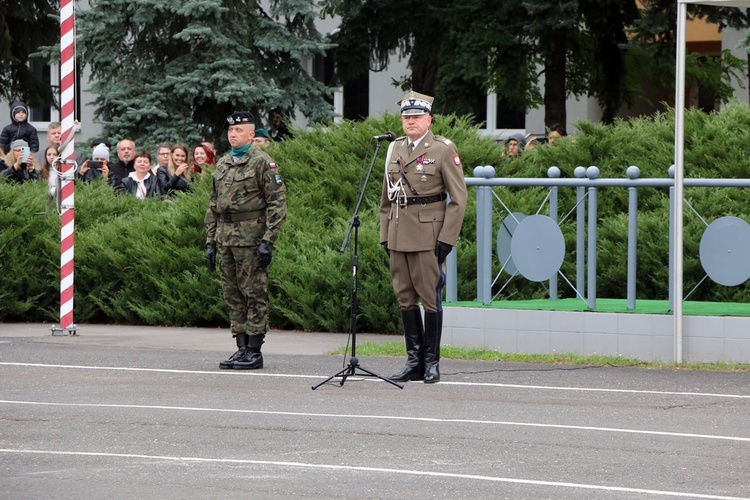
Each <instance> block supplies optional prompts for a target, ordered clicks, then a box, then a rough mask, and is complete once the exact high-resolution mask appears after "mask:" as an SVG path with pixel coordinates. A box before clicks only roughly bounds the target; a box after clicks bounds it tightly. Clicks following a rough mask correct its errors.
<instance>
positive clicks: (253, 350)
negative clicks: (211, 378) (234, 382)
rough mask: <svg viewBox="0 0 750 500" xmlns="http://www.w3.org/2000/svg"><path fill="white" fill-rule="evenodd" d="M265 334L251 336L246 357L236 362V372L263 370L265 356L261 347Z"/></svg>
mask: <svg viewBox="0 0 750 500" xmlns="http://www.w3.org/2000/svg"><path fill="white" fill-rule="evenodd" d="M265 337H266V334H265V333H261V334H260V335H249V340H248V342H247V351H245V355H244V356H243V357H242V358H240V359H238V360H237V361H235V362H234V369H235V370H258V369H260V368H263V355H262V354H261V353H260V346H262V345H263V339H264V338H265Z"/></svg>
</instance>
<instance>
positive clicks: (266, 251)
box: [255, 240, 273, 267]
mask: <svg viewBox="0 0 750 500" xmlns="http://www.w3.org/2000/svg"><path fill="white" fill-rule="evenodd" d="M255 256H256V257H258V265H259V266H260V267H268V266H269V265H270V264H271V258H272V257H273V243H271V242H270V241H265V240H263V241H261V242H260V246H259V247H258V251H257V252H255Z"/></svg>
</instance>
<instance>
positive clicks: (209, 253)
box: [206, 243, 216, 272]
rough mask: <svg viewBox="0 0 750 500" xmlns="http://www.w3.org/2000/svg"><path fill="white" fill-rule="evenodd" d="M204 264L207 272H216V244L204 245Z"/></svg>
mask: <svg viewBox="0 0 750 500" xmlns="http://www.w3.org/2000/svg"><path fill="white" fill-rule="evenodd" d="M206 264H207V265H208V270H209V271H211V272H214V271H216V243H206Z"/></svg>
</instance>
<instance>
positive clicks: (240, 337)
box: [219, 332, 249, 370]
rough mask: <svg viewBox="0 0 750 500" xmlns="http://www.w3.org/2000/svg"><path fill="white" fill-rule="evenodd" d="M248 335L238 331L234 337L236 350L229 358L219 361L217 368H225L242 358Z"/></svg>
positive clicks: (230, 366)
mask: <svg viewBox="0 0 750 500" xmlns="http://www.w3.org/2000/svg"><path fill="white" fill-rule="evenodd" d="M248 337H249V335H248V334H247V333H245V332H242V333H238V334H237V335H236V336H235V337H234V338H235V340H237V352H235V353H234V354H232V355H231V356H229V359H227V360H226V361H222V362H220V363H219V368H221V369H223V370H226V369H228V368H232V367H233V366H234V362H235V361H237V360H238V359H240V358H242V356H244V355H245V351H246V350H247V341H248Z"/></svg>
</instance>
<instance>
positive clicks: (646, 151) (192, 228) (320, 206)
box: [0, 104, 750, 332]
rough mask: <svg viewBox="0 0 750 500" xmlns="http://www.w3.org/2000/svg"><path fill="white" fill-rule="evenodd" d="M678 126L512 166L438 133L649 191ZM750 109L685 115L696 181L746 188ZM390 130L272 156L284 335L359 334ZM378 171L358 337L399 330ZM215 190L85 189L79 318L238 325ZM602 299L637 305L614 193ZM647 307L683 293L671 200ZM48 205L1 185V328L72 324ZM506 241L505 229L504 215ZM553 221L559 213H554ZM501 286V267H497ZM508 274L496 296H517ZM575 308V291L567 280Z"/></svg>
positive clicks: (741, 291)
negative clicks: (218, 264)
mask: <svg viewBox="0 0 750 500" xmlns="http://www.w3.org/2000/svg"><path fill="white" fill-rule="evenodd" d="M673 128H674V126H673V116H672V115H670V114H667V115H661V114H660V115H656V116H654V117H650V118H644V119H638V120H632V121H628V122H620V123H617V124H615V125H614V126H603V125H596V124H591V123H587V122H582V123H579V124H578V130H577V131H576V133H575V134H574V137H572V138H568V139H566V140H565V141H563V143H562V144H561V145H559V146H556V147H554V148H552V147H549V146H543V147H540V148H537V149H535V150H533V151H527V152H526V153H525V154H524V156H523V157H522V159H521V160H516V161H511V162H503V160H502V159H501V148H500V147H499V145H498V144H497V143H496V142H495V141H494V140H492V139H485V138H481V137H479V136H478V134H477V129H476V128H474V127H472V126H471V125H470V122H469V120H468V119H465V118H457V117H452V116H449V117H436V120H435V124H434V126H433V130H434V131H435V132H436V133H439V134H443V135H445V136H447V137H449V138H450V139H451V140H453V141H454V142H455V143H456V144H457V146H458V150H459V152H460V155H461V159H462V162H463V164H464V169H465V174H466V175H467V176H472V171H473V168H474V167H475V166H477V165H494V166H495V167H496V170H497V175H498V176H514V177H546V172H547V169H548V168H549V166H551V165H556V166H558V167H559V168H560V169H561V170H562V173H563V176H565V177H572V176H573V170H574V169H575V167H577V166H579V165H581V166H589V165H597V166H598V167H599V168H600V170H601V177H616V178H624V177H625V170H626V168H627V167H628V166H629V165H637V166H639V167H640V169H641V172H642V174H641V176H642V177H644V178H654V177H666V176H667V168H668V166H669V165H670V164H671V163H672V162H673V149H674V148H673V142H674V139H673V135H674V132H673ZM748 129H750V109H748V107H747V106H745V105H742V104H733V105H731V106H729V107H728V108H726V109H725V110H723V111H722V112H720V113H717V114H712V115H706V114H704V113H701V112H698V111H690V112H688V113H687V118H686V129H685V130H686V155H685V158H686V160H685V161H686V176H687V177H707V178H730V177H747V176H748V173H750V155H748V154H747V150H748V149H749V147H748V146H747V137H746V136H747V133H746V132H745V131H747V130H748ZM385 130H393V131H396V132H397V133H398V132H400V118H399V117H398V116H396V115H386V116H384V117H382V118H379V119H369V120H367V121H365V122H364V123H353V122H344V123H341V124H337V125H334V126H331V127H329V128H316V129H313V130H311V131H301V130H297V131H295V133H296V135H295V139H293V140H289V141H286V142H284V143H281V144H274V145H272V146H271V148H270V150H269V152H270V153H271V155H272V156H273V157H274V158H275V159H276V161H277V162H278V164H279V165H280V168H281V171H282V173H283V175H284V179H285V182H286V183H287V188H288V207H289V215H288V218H287V221H286V223H285V225H284V227H283V228H282V232H281V235H280V237H279V240H278V242H277V245H276V251H275V253H274V260H273V264H272V266H271V280H270V285H269V288H270V292H271V300H272V307H271V324H272V326H273V327H274V328H283V329H302V330H309V331H317V330H321V331H348V329H349V322H350V316H349V302H350V292H351V252H352V249H353V235H352V238H350V240H349V245H348V248H347V251H346V252H345V253H344V254H342V253H341V252H340V251H339V250H340V248H341V245H342V242H343V240H344V237H345V235H346V232H347V230H348V228H349V221H350V219H351V215H352V211H353V209H354V206H355V204H356V201H357V194H358V190H359V187H360V185H361V183H362V180H363V177H364V174H365V173H366V171H367V167H368V166H369V160H370V158H369V157H367V152H368V151H369V149H368V143H369V138H370V137H372V136H373V135H378V134H380V133H382V132H383V131H385ZM386 147H387V143H384V147H383V149H382V150H381V151H380V155H379V157H378V159H377V160H376V162H375V168H374V171H373V174H372V178H371V180H370V184H369V186H368V190H367V193H366V197H365V200H364V203H363V206H362V208H361V211H360V221H361V226H360V228H359V248H358V250H359V266H358V285H359V286H358V297H359V311H360V316H359V319H358V324H357V325H358V329H359V330H360V331H376V332H395V331H398V330H399V315H398V305H397V303H396V301H395V298H394V296H393V292H392V289H391V284H390V278H389V275H388V265H387V259H386V256H385V253H384V252H383V250H382V248H381V247H380V245H379V244H378V239H379V219H378V213H377V212H378V203H379V197H380V187H381V179H382V169H383V158H384V155H385V151H384V150H385V148H386ZM209 188H210V184H209V182H208V179H200V180H197V181H195V182H194V184H193V191H192V192H190V193H187V194H182V195H179V196H177V197H176V198H174V199H172V200H170V201H162V200H146V201H139V200H136V199H135V198H133V197H127V196H124V197H116V196H113V194H112V191H111V190H110V188H109V187H107V186H106V185H104V184H103V183H100V182H94V183H91V184H88V185H82V184H77V185H76V192H75V200H76V232H75V264H76V265H75V291H76V293H75V321H76V322H77V323H92V322H94V323H122V324H149V325H179V326H185V325H196V326H205V325H226V324H228V316H227V312H226V307H225V305H224V303H223V299H222V297H221V287H220V283H219V279H218V275H217V274H211V273H209V272H208V270H207V269H206V267H205V263H204V241H205V235H204V230H203V223H202V222H203V214H204V212H205V207H206V202H207V199H208V193H209ZM574 191H575V190H573V189H561V190H560V214H561V215H565V214H567V213H568V212H569V211H570V210H571V209H572V208H573V206H574V204H575V192H574ZM495 192H496V193H497V195H498V196H499V197H500V198H501V199H502V200H503V202H504V203H505V204H506V205H507V206H508V207H510V208H511V210H513V211H519V212H523V213H526V214H532V213H536V212H537V211H538V210H539V207H540V205H541V203H542V202H543V200H544V197H545V195H546V191H545V190H543V189H541V188H533V189H520V188H513V189H505V188H498V189H496V190H495ZM685 194H686V197H687V199H688V200H689V201H690V203H691V205H692V206H694V207H695V208H696V210H698V212H699V213H700V214H701V215H702V216H703V217H704V218H705V219H706V221H708V222H709V223H710V221H711V220H713V219H715V218H718V217H721V216H724V215H735V216H738V217H741V218H743V219H745V220H748V211H750V210H748V208H747V203H746V200H745V198H746V196H745V190H743V189H729V188H717V189H699V188H688V189H686V191H685ZM599 200H600V207H599V227H598V234H599V260H598V296H600V297H610V298H623V297H625V287H626V281H625V276H626V253H625V252H626V247H627V245H626V235H627V190H626V189H623V188H603V189H601V190H600V194H599ZM639 202H640V212H639V218H638V231H639V233H638V238H639V240H638V242H639V243H638V245H639V246H638V298H642V299H651V298H653V299H664V298H666V297H667V290H668V262H667V241H668V233H667V232H668V217H667V214H668V212H667V209H668V192H667V190H666V189H654V188H644V189H641V190H639ZM45 203H46V187H45V185H44V183H42V182H38V183H28V184H24V185H13V184H8V183H5V182H0V231H1V232H0V275H1V276H2V277H3V279H2V281H0V321H6V322H9V321H47V322H57V321H59V300H60V299H59V281H60V274H59V266H60V243H59V239H60V218H59V216H58V215H57V214H56V213H55V212H54V211H53V212H52V213H50V214H49V215H46V216H45V215H36V212H38V211H40V210H43V208H44V205H45ZM474 203H475V197H474V196H473V189H472V188H470V196H469V207H468V208H467V213H466V218H465V220H464V229H463V231H462V236H461V239H460V240H459V283H458V294H459V299H460V300H472V299H474V298H475V297H476V276H475V274H476V246H475V235H476V231H475V229H476V223H475V221H476V212H475V205H474ZM495 207H496V210H497V217H496V220H495V222H494V227H495V229H498V228H499V225H500V221H501V219H502V218H504V217H506V216H507V214H505V213H504V211H503V208H502V207H501V206H500V205H499V204H497V203H496V204H495ZM542 213H546V207H545V208H544V209H542ZM574 219H575V218H574V217H570V218H569V219H568V220H567V221H566V222H565V223H563V225H562V229H563V233H564V234H565V238H566V245H567V249H568V254H567V255H566V260H565V263H564V265H563V272H564V273H565V274H566V275H567V276H568V278H569V279H571V281H574V278H575V269H574V264H575V253H574V251H575V244H574V236H575V234H574V232H575V227H574V224H575V221H574ZM704 229H705V226H704V224H703V223H702V222H701V221H700V220H699V219H698V218H697V217H695V216H694V215H693V214H692V212H691V211H690V210H688V209H686V211H685V289H686V291H688V290H690V289H691V288H692V287H693V286H694V285H695V284H697V283H698V282H699V281H700V280H701V279H702V278H703V275H704V272H703V270H702V268H701V266H700V262H699V260H698V246H699V242H700V235H701V234H702V232H703V230H704ZM494 266H495V273H497V272H499V269H500V265H499V263H496V264H494ZM506 279H507V275H503V276H502V277H501V278H500V279H498V280H497V283H496V284H495V285H494V289H495V291H496V290H498V289H499V287H500V286H502V285H503V283H504V282H505V280H506ZM747 295H748V293H747V289H746V287H745V285H741V286H739V287H732V288H726V287H721V286H718V285H715V284H712V283H710V280H709V281H707V282H705V283H703V284H702V285H701V286H700V287H699V288H698V290H697V291H696V292H695V293H694V295H693V296H692V297H691V299H695V300H718V301H722V300H725V301H738V302H739V301H746V300H747V299H748V297H747ZM544 296H545V290H544V288H543V287H542V286H541V285H540V284H537V283H529V282H527V281H525V280H522V279H514V280H513V281H512V282H511V283H510V285H508V286H507V287H506V288H505V290H504V291H503V293H502V295H501V297H500V298H504V299H529V298H539V297H544ZM560 296H561V297H572V296H573V292H572V290H570V289H569V288H568V287H567V285H565V284H564V283H563V282H562V281H561V283H560Z"/></svg>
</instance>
